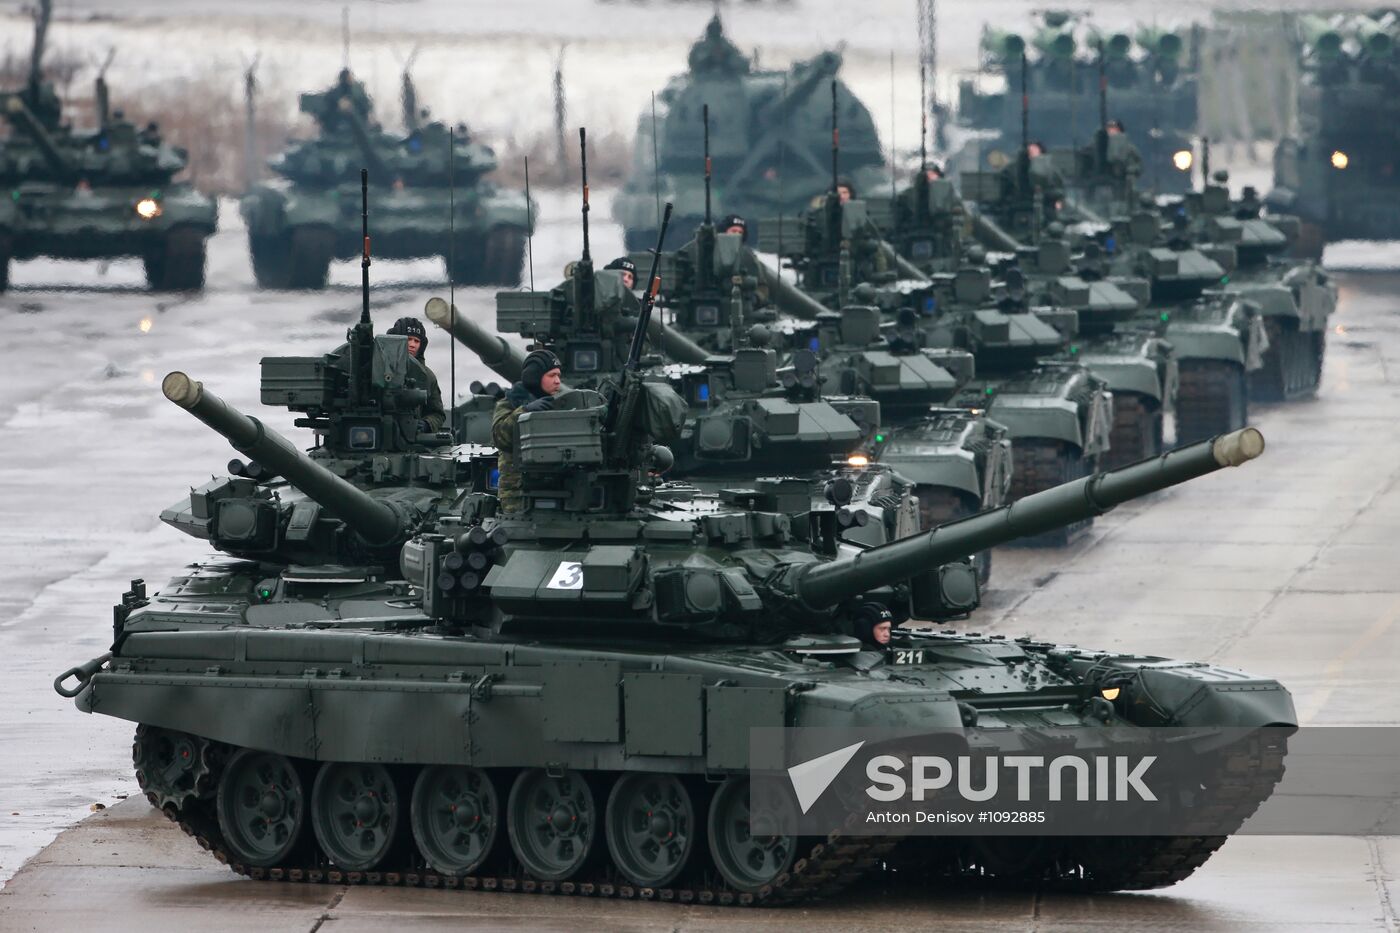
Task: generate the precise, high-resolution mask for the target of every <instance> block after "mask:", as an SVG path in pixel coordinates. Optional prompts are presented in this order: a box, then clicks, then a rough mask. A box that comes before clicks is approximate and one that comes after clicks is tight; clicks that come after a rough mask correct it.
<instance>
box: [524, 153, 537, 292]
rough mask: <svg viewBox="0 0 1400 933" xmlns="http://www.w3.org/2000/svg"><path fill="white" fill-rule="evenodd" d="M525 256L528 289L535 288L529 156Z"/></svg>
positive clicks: (526, 171)
mask: <svg viewBox="0 0 1400 933" xmlns="http://www.w3.org/2000/svg"><path fill="white" fill-rule="evenodd" d="M525 256H526V258H527V259H528V261H529V264H530V291H534V290H535V202H534V201H531V200H530V157H529V156H526V157H525Z"/></svg>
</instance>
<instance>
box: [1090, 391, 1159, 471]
mask: <svg viewBox="0 0 1400 933" xmlns="http://www.w3.org/2000/svg"><path fill="white" fill-rule="evenodd" d="M1161 452H1162V409H1161V407H1160V406H1158V405H1157V403H1156V401H1155V400H1154V399H1149V398H1147V397H1146V396H1142V395H1135V394H1133V393H1131V392H1114V393H1113V429H1112V430H1111V431H1110V432H1109V444H1108V453H1107V454H1106V455H1105V457H1104V469H1106V470H1113V469H1116V468H1118V467H1120V466H1126V465H1127V464H1129V463H1136V462H1138V461H1139V460H1146V459H1147V458H1148V457H1155V456H1157V455H1158V454H1160V453H1161Z"/></svg>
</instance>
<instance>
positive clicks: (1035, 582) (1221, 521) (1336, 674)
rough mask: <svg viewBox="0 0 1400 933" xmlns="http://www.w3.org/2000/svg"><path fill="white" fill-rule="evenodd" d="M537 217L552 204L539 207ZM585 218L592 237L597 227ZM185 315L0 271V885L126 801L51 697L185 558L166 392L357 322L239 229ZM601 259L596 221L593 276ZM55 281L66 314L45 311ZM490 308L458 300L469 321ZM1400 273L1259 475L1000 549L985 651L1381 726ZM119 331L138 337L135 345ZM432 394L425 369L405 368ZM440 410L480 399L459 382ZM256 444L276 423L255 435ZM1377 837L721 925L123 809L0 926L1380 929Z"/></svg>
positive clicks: (189, 432) (1269, 415) (474, 294)
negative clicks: (451, 887) (293, 881)
mask: <svg viewBox="0 0 1400 933" xmlns="http://www.w3.org/2000/svg"><path fill="white" fill-rule="evenodd" d="M549 206H550V205H549V204H547V205H546V207H547V208H548V207H549ZM554 206H555V209H554V210H550V211H549V213H548V214H546V218H547V219H549V218H552V219H553V220H554V223H553V224H551V225H550V228H549V229H548V230H547V231H546V233H545V234H544V235H542V236H541V237H539V238H537V241H536V246H537V249H538V250H539V251H538V252H537V254H536V276H537V280H538V282H539V284H540V285H542V286H543V285H545V284H551V283H552V282H553V281H554V280H555V278H556V277H557V276H558V273H559V269H560V268H561V266H562V264H563V262H564V261H565V260H566V259H568V258H570V257H571V254H572V252H573V250H574V249H575V248H576V242H577V236H576V234H575V233H574V232H573V228H572V224H571V221H572V211H569V210H567V209H566V207H567V202H565V201H563V200H562V199H561V200H560V201H559V203H558V204H557V205H554ZM606 215H607V212H606V209H603V210H595V211H594V217H595V218H597V217H599V216H606ZM222 220H223V222H224V224H225V231H224V232H223V233H221V234H220V236H219V238H218V239H217V240H216V241H215V243H214V245H213V248H212V252H211V269H210V283H211V288H210V290H209V291H208V292H207V293H206V294H205V295H204V296H203V297H202V298H199V299H196V300H192V301H178V300H177V301H172V300H169V299H160V298H154V297H152V296H149V295H146V294H145V293H144V292H141V291H140V290H139V289H137V288H136V286H137V285H139V282H140V270H139V266H137V265H134V264H126V263H122V264H118V265H115V266H113V267H112V268H111V269H110V270H108V272H107V274H105V275H102V274H99V273H98V272H97V271H96V270H95V269H93V268H92V267H90V266H79V265H67V264H62V265H61V264H53V263H44V264H31V265H21V266H18V267H17V268H16V270H15V273H14V280H15V283H16V286H17V287H16V288H15V289H14V290H13V291H12V292H11V293H9V294H7V295H6V296H4V297H3V299H0V338H2V339H3V346H4V347H5V348H6V356H7V365H6V376H5V378H4V379H3V383H0V747H3V748H5V749H6V753H5V754H4V755H3V756H0V794H3V798H0V878H3V877H7V876H9V875H11V874H13V873H14V872H15V870H16V869H17V868H18V866H19V863H20V862H21V861H22V860H23V859H24V858H26V857H28V856H29V855H31V854H32V853H33V852H35V851H37V850H38V849H39V848H40V847H41V846H43V845H44V844H46V843H47V842H49V840H51V839H52V838H53V836H54V835H55V833H56V832H57V831H58V830H59V829H60V828H61V827H62V826H64V825H67V824H69V823H71V822H73V821H74V820H75V819H77V818H78V817H79V816H81V815H82V814H83V813H85V811H86V810H87V808H88V806H89V805H90V804H92V803H94V802H105V803H112V802H113V798H114V797H117V796H119V795H122V794H125V793H129V792H132V791H133V790H134V781H132V779H131V778H130V777H129V774H130V771H129V758H128V757H127V756H128V754H129V742H130V729H129V727H128V726H127V725H126V724H123V723H118V722H115V721H111V720H106V719H102V718H99V717H87V716H83V715H81V714H78V713H77V712H75V711H74V710H73V708H72V707H71V705H70V704H69V703H68V702H67V701H64V700H62V699H61V698H59V697H57V696H56V695H55V694H54V693H53V692H52V690H51V688H50V687H49V683H50V681H51V680H52V678H53V676H54V675H55V674H56V673H57V672H58V671H60V670H62V669H63V668H65V667H67V666H69V665H71V664H73V663H77V662H78V661H81V660H86V659H87V658H89V657H91V656H93V655H96V654H99V653H101V652H102V651H103V650H104V649H105V647H106V645H107V643H108V642H109V641H110V628H109V625H110V618H111V612H110V605H111V603H112V602H114V601H115V599H116V598H117V597H118V596H119V594H120V593H121V591H122V590H123V589H124V588H125V586H126V582H127V580H128V579H129V578H131V577H136V576H141V577H145V578H147V579H148V580H150V581H151V583H152V585H153V586H158V585H160V583H162V582H163V581H164V579H165V578H166V577H168V576H169V575H170V574H171V573H172V572H173V571H175V570H176V569H178V567H179V566H181V565H182V564H183V563H184V562H185V561H186V560H188V559H189V558H190V557H192V556H195V555H196V554H197V553H200V548H199V546H198V545H196V544H195V543H194V542H191V541H187V540H186V539H184V538H183V536H181V535H180V534H179V533H177V532H175V531H173V530H171V529H168V528H166V527H165V526H163V525H161V524H160V523H159V522H158V521H157V519H156V514H157V513H158V512H159V510H160V509H162V508H164V507H166V506H168V505H170V504H171V503H173V502H174V501H175V500H176V499H178V498H179V497H180V495H181V492H182V490H183V489H184V488H185V487H186V486H188V485H191V484H196V483H199V482H201V481H203V479H204V478H205V477H206V476H207V475H209V474H211V473H214V472H222V471H223V464H224V463H225V462H226V461H227V460H228V458H229V457H230V456H231V451H230V449H229V448H228V446H227V444H226V443H224V442H223V441H221V440H220V439H219V438H217V437H214V436H212V435H210V434H209V433H208V432H207V431H205V430H204V429H203V428H202V426H201V425H199V424H198V423H197V422H195V421H194V420H193V419H191V418H189V417H188V416H187V415H185V414H183V413H182V412H180V411H178V410H177V409H175V408H174V406H171V405H170V404H169V403H167V402H165V401H164V399H163V398H161V396H160V394H159V389H158V385H159V381H160V377H161V376H163V375H164V373H165V372H166V371H168V370H170V369H175V368H181V369H185V370H186V371H187V372H189V373H190V374H191V375H192V376H194V377H195V378H198V379H202V380H204V381H205V382H207V383H208V384H209V386H210V387H211V388H213V389H215V390H216V391H218V392H219V393H220V394H222V395H224V397H226V398H227V399H229V400H230V401H231V402H233V403H235V404H237V405H239V406H242V407H245V408H247V409H255V408H257V407H258V406H257V366H256V363H257V359H258V358H259V357H260V356H262V355H265V354H268V353H276V354H309V353H317V352H321V351H322V350H324V349H327V348H329V346H330V345H332V344H333V343H334V342H335V341H337V340H338V339H339V338H340V336H341V335H342V333H343V330H344V327H345V326H346V325H347V324H348V323H349V321H350V320H351V319H352V317H353V314H354V313H355V310H356V308H357V306H358V295H357V294H356V292H355V291H354V289H353V285H354V284H355V283H356V282H357V280H358V269H357V268H355V267H354V266H351V265H350V264H345V265H343V266H340V267H338V268H337V269H336V270H335V272H334V273H333V278H334V282H335V284H336V287H334V288H332V289H331V290H329V291H328V292H326V293H324V294H321V295H315V296H299V297H289V296H287V295H275V294H274V295H262V294H258V293H256V292H255V291H253V290H252V289H251V274H250V272H249V271H248V268H247V260H246V253H245V252H244V250H243V243H242V240H241V235H240V234H239V232H238V231H237V230H236V228H235V227H234V224H235V223H236V213H235V212H233V211H231V210H228V209H225V211H224V213H223V215H222ZM617 246H620V236H619V235H618V234H617V231H616V230H615V229H613V228H609V227H605V226H603V225H597V226H595V230H594V248H595V254H596V255H597V256H600V257H601V256H605V255H609V254H610V250H613V249H615V248H616V247H617ZM375 271H376V275H377V276H380V279H379V280H380V281H384V282H387V281H388V280H389V279H391V278H396V279H398V280H399V284H397V285H395V286H394V287H392V288H391V287H385V288H381V289H379V290H378V291H376V294H375V312H374V313H375V319H376V322H377V323H379V324H380V325H381V326H383V325H387V324H388V323H390V322H392V320H393V319H394V318H396V317H398V316H399V315H400V314H405V313H416V312H418V311H419V310H420V309H421V307H422V303H423V300H424V299H425V298H426V297H427V296H429V295H431V294H437V293H439V292H441V291H442V289H441V288H440V287H438V286H437V284H436V281H437V280H438V279H439V277H440V276H441V268H440V264H439V263H436V262H434V261H424V262H421V263H413V264H389V263H385V264H382V265H381V266H376V268H375ZM73 280H77V281H82V282H84V283H87V284H88V285H89V286H92V287H89V288H87V289H83V290H71V291H69V290H58V289H56V288H54V287H53V286H55V285H61V284H64V283H67V282H70V281H73ZM490 297H491V296H490V294H489V292H486V291H459V293H458V300H459V306H460V307H463V308H464V309H467V310H468V312H469V313H477V314H480V315H483V319H484V320H485V321H488V322H489V320H490V317H491V312H490V306H491V302H490ZM1397 312H1400V275H1394V274H1351V273H1348V274H1346V275H1345V276H1344V277H1343V291H1342V300H1341V307H1340V309H1339V311H1338V314H1337V315H1336V317H1335V318H1334V320H1333V324H1334V326H1335V328H1337V331H1336V332H1334V333H1333V334H1332V335H1331V340H1330V344H1329V352H1328V360H1327V366H1326V372H1325V376H1324V382H1323V388H1322V392H1321V393H1320V396H1319V398H1318V399H1316V400H1314V401H1309V402H1302V403H1293V404H1288V405H1278V406H1269V407H1267V408H1260V409H1258V410H1257V411H1256V412H1255V413H1254V418H1253V421H1254V423H1255V424H1257V425H1258V426H1259V427H1261V428H1262V430H1263V431H1264V434H1265V436H1266V437H1267V439H1268V445H1269V446H1268V450H1267V452H1266V453H1265V455H1264V457H1263V458H1262V459H1261V460H1259V461H1258V462H1256V463H1252V464H1250V465H1248V466H1247V467H1245V468H1243V469H1240V470H1233V471H1226V472H1224V473H1220V474H1216V475H1213V476H1210V477H1207V478H1205V479H1203V480H1201V481H1199V482H1195V483H1192V484H1189V485H1187V486H1185V487H1181V488H1178V489H1175V490H1172V491H1169V492H1167V493H1163V494H1159V495H1157V496H1155V497H1154V498H1152V499H1151V500H1148V501H1144V502H1142V503H1135V504H1132V505H1129V506H1125V507H1123V508H1122V509H1120V510H1118V511H1116V512H1114V513H1113V514H1111V515H1109V516H1107V517H1105V518H1102V519H1100V520H1099V521H1098V523H1097V524H1096V525H1095V527H1094V528H1093V529H1092V530H1091V531H1090V533H1089V534H1087V535H1086V536H1085V537H1084V538H1082V539H1081V540H1080V541H1078V542H1077V543H1076V544H1074V545H1073V546H1071V547H1069V548H1067V549H1064V550H1062V551H1059V552H1043V551H1020V550H1005V549H1003V550H1001V551H998V553H997V557H996V560H997V565H996V571H995V577H994V592H992V593H990V594H989V595H988V598H987V601H986V606H985V608H984V609H983V610H982V612H981V613H980V614H979V615H978V617H977V626H976V627H978V628H981V629H982V630H990V631H994V632H1001V633H1006V634H1008V635H1016V634H1021V633H1024V632H1030V633H1034V634H1036V635H1038V636H1042V637H1045V638H1053V639H1055V640H1058V641H1068V642H1073V643H1077V644H1080V645H1084V646H1096V647H1105V648H1111V649H1118V650H1131V651H1136V652H1142V653H1158V654H1164V655H1168V656H1176V657H1188V658H1200V659H1205V660H1211V661H1216V662H1220V663H1223V664H1227V665H1231V666H1238V667H1242V668H1245V669H1248V670H1251V671H1254V672H1257V673H1260V674H1266V675H1269V676H1273V677H1276V678H1278V679H1279V680H1281V681H1283V683H1284V684H1286V685H1287V686H1288V687H1289V688H1290V689H1291V690H1292V691H1293V693H1294V697H1295V700H1296V702H1297V705H1298V708H1299V712H1300V714H1301V717H1302V720H1303V722H1305V723H1310V724H1327V725H1360V724H1385V725H1394V724H1396V721H1397V718H1400V704H1397V699H1400V687H1397V684H1396V680H1395V677H1394V668H1395V662H1396V659H1397V658H1400V627H1397V620H1398V619H1400V574H1397V573H1396V572H1395V568H1396V566H1397V564H1398V563H1400V549H1397V547H1396V545H1395V538H1396V536H1397V535H1400V491H1397V483H1398V482H1400V432H1397V431H1396V430H1395V425H1396V422H1397V420H1398V416H1397V410H1400V313H1397ZM143 321H149V324H148V325H145V326H144V329H143V323H142V322H143ZM429 354H430V355H429V361H430V363H432V364H433V365H434V367H435V368H436V369H437V371H438V373H439V376H440V377H441V378H442V382H443V384H444V389H446V386H447V383H448V381H449V380H448V378H447V360H446V358H447V353H446V346H445V345H444V343H443V342H441V341H439V342H437V343H436V344H434V345H433V346H432V347H431V348H430V351H429ZM457 372H458V381H459V388H460V389H464V388H465V383H466V381H467V380H468V379H470V378H473V377H477V376H480V375H482V372H481V371H480V369H479V367H478V366H471V365H470V364H469V361H467V360H466V359H464V358H461V357H459V359H458V368H457ZM269 414H270V415H271V417H270V419H269V420H270V422H271V423H272V424H273V426H274V427H278V428H290V420H291V418H290V415H288V414H287V413H285V412H283V413H280V414H279V413H275V412H269ZM1397 864H1400V842H1397V840H1395V839H1383V840H1368V839H1345V838H1335V839H1334V838H1321V837H1308V838H1296V837H1289V838H1261V837H1239V838H1236V839H1234V840H1232V841H1231V842H1229V843H1228V844H1227V845H1226V846H1225V847H1224V849H1223V850H1222V851H1221V852H1220V853H1219V854H1218V855H1217V856H1216V857H1215V858H1214V859H1212V861H1211V862H1210V863H1208V864H1207V866H1206V867H1205V868H1204V869H1202V870H1201V871H1200V872H1198V873H1197V874H1196V876H1194V877H1192V878H1191V879H1189V880H1188V881H1186V882H1184V883H1182V884H1179V885H1176V886H1175V887H1172V888H1169V889H1166V890H1165V891H1162V892H1157V893H1154V894H1150V895H1121V896H1113V897H1096V898H1085V897H1037V898H1033V897H1029V896H1021V895H1009V894H1004V893H986V892H982V893H978V892H967V891H961V890H959V891H929V892H919V893H917V894H915V893H911V892H898V893H895V894H884V893H878V892H854V893H853V894H852V895H851V896H846V897H842V898H841V899H839V900H838V901H837V902H835V903H833V904H826V905H821V906H820V907H813V908H808V909H802V910H781V911H776V910H775V911H745V912H742V913H736V912H734V911H725V910H721V909H710V908H697V907H688V908H683V907H676V906H670V905H660V904H637V903H617V902H598V901H586V900H581V899H556V898H544V897H523V896H514V897H511V896H503V895H488V894H463V893H455V892H453V893H449V892H428V891H417V890H399V889H380V890H371V889H339V888H331V887H295V886H278V885H271V884H257V883H253V882H248V881H245V880H242V879H238V878H236V877H234V876H232V875H231V874H230V873H228V872H227V871H226V870H225V869H223V868H222V867H221V866H219V865H217V864H216V863H214V862H213V860H212V859H210V858H209V857H208V856H207V855H205V854H203V853H202V852H200V851H199V850H198V849H197V847H195V846H194V845H193V844H192V843H191V842H189V840H187V839H185V838H184V837H183V836H181V835H180V834H179V833H178V831H177V830H175V829H174V827H172V826H170V825H169V824H166V823H164V821H163V820H159V819H157V818H154V815H153V814H152V813H151V812H150V811H149V808H148V807H146V805H145V803H144V802H143V801H141V800H139V799H138V800H130V801H127V802H125V803H122V804H120V805H119V806H116V807H113V808H112V809H110V810H108V811H107V812H104V813H102V814H99V815H97V816H94V817H92V818H91V819H89V820H87V821H86V822H85V823H83V824H82V825H81V826H80V827H78V828H77V829H74V830H72V831H70V832H68V833H66V834H64V835H63V836H62V837H61V838H60V839H59V840H58V842H56V843H54V844H53V845H51V846H50V847H49V848H48V849H47V850H45V851H44V852H43V853H42V854H41V855H40V856H39V857H38V858H36V859H35V860H34V861H33V862H31V863H30V864H29V865H28V867H26V868H25V869H24V870H23V871H22V872H20V873H19V875H17V876H16V877H14V878H13V879H12V880H11V881H10V882H9V883H8V884H7V885H6V887H5V888H4V889H3V890H0V929H3V930H7V931H8V930H25V929H40V930H67V929H82V928H87V929H94V930H96V929H103V930H108V929H111V930H118V929H141V930H150V929H152V928H153V927H156V926H174V925H177V924H178V925H187V926H189V927H191V928H199V929H202V930H219V929H230V930H232V929H239V930H242V929H248V928H250V927H254V926H256V927H259V928H262V929H264V930H267V931H274V930H282V929H287V930H307V931H311V930H318V929H321V930H360V929H366V930H368V929H384V928H395V929H413V930H435V929H447V928H454V929H459V928H463V927H470V928H471V929H526V928H528V929H556V928H557V929H577V928H580V927H587V928H608V929H686V930H699V929H730V928H734V927H736V926H738V925H740V924H742V925H743V926H745V927H753V928H816V927H821V928H834V927H841V928H845V929H847V930H852V931H854V930H873V929H886V928H891V929H892V928H900V929H909V928H911V927H914V928H923V927H933V926H938V927H939V928H944V929H988V930H991V929H997V930H1000V929H1009V930H1021V929H1026V930H1060V929H1063V930H1082V929H1105V930H1107V929H1130V930H1176V929H1192V930H1195V929H1211V930H1237V929H1258V930H1281V929H1282V930H1320V929H1327V930H1330V929H1337V930H1353V929H1355V930H1392V931H1394V930H1396V929H1397V928H1400V924H1397V919H1396V903H1397V901H1400V892H1397V890H1396V881H1395V866H1396V865H1397Z"/></svg>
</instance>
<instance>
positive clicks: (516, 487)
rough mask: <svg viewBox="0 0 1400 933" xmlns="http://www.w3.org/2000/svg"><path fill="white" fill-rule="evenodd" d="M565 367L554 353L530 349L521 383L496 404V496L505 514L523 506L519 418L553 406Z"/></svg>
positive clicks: (493, 430) (493, 433) (493, 419)
mask: <svg viewBox="0 0 1400 933" xmlns="http://www.w3.org/2000/svg"><path fill="white" fill-rule="evenodd" d="M562 366H563V364H562V363H561V362H560V361H559V357H558V356H556V355H555V353H554V351H553V350H549V349H546V348H544V347H541V348H539V349H536V350H531V351H530V353H529V355H528V356H526V357H525V362H524V363H523V364H522V365H521V367H520V381H519V382H517V383H515V384H514V385H513V386H511V387H510V391H509V392H507V393H506V395H505V398H503V399H501V400H500V401H499V402H497V403H496V410H495V412H494V413H493V415H492V417H491V441H492V443H494V444H495V445H496V466H497V468H498V469H499V470H500V480H499V482H498V486H497V496H498V497H499V498H500V501H501V510H502V511H504V512H515V511H518V510H519V509H520V506H521V503H522V500H521V496H520V468H519V467H518V466H516V463H515V460H516V457H517V456H519V453H520V450H519V446H520V427H519V421H520V416H521V415H522V414H524V413H525V412H534V411H549V410H550V409H551V408H553V407H554V396H555V395H556V394H557V393H558V392H559V390H560V388H562V387H563V377H562V374H561V372H560V369H561V367H562Z"/></svg>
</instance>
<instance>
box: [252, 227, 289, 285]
mask: <svg viewBox="0 0 1400 933" xmlns="http://www.w3.org/2000/svg"><path fill="white" fill-rule="evenodd" d="M248 252H249V254H250V255H251V256H252V258H253V278H254V279H256V280H257V283H258V288H277V289H283V288H290V287H291V285H292V245H291V237H289V236H288V235H287V234H285V233H283V234H274V235H272V236H258V235H256V234H251V233H250V234H249V235H248Z"/></svg>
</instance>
